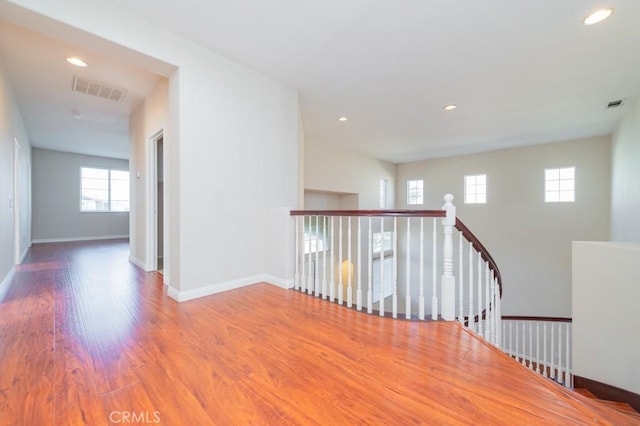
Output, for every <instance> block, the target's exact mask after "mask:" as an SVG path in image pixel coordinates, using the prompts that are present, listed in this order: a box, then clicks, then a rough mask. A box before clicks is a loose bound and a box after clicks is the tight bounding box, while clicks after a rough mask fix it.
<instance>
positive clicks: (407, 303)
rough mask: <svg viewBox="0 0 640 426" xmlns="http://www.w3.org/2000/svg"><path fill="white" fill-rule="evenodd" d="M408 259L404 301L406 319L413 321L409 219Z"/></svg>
mask: <svg viewBox="0 0 640 426" xmlns="http://www.w3.org/2000/svg"><path fill="white" fill-rule="evenodd" d="M405 257H406V258H407V265H406V271H405V273H406V274H407V285H406V289H405V292H406V297H405V301H404V305H405V308H404V309H405V318H407V319H411V218H410V217H407V253H406V255H405Z"/></svg>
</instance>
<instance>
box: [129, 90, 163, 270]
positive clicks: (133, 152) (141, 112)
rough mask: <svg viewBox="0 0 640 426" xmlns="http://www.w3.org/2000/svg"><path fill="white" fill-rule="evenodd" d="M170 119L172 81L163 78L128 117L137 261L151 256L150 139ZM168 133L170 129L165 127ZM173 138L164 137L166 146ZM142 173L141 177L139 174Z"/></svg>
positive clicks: (132, 231)
mask: <svg viewBox="0 0 640 426" xmlns="http://www.w3.org/2000/svg"><path fill="white" fill-rule="evenodd" d="M168 122H169V81H168V80H167V79H161V80H160V82H159V83H158V84H157V85H156V87H155V88H154V89H153V91H152V92H151V93H150V94H149V96H147V99H145V101H144V102H143V103H142V104H141V105H140V106H139V107H138V108H137V109H136V110H135V111H134V112H133V114H131V116H130V117H129V152H130V157H129V164H130V170H131V199H132V203H131V214H130V221H131V226H130V235H131V239H130V245H131V247H130V252H131V257H132V258H133V260H134V262H135V263H136V264H139V265H142V266H143V267H144V269H148V265H146V263H147V260H148V257H147V255H148V250H149V248H148V247H147V217H148V215H149V211H148V207H149V206H148V197H149V194H148V192H149V191H148V189H149V187H148V185H149V179H153V176H151V174H152V171H150V170H149V165H150V163H149V155H150V147H149V145H150V142H149V139H150V138H151V137H152V136H154V135H155V134H156V133H157V132H158V131H159V130H163V128H164V127H165V125H166V124H167V123H168ZM164 131H165V132H167V133H168V129H164ZM170 144H171V141H170V140H169V139H168V138H167V137H165V138H164V148H165V149H167V150H168V149H169V145H170ZM138 173H139V176H140V177H137V176H138Z"/></svg>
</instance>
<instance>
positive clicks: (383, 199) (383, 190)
mask: <svg viewBox="0 0 640 426" xmlns="http://www.w3.org/2000/svg"><path fill="white" fill-rule="evenodd" d="M379 189H380V208H381V209H383V210H384V209H386V208H387V180H386V179H380V188H379Z"/></svg>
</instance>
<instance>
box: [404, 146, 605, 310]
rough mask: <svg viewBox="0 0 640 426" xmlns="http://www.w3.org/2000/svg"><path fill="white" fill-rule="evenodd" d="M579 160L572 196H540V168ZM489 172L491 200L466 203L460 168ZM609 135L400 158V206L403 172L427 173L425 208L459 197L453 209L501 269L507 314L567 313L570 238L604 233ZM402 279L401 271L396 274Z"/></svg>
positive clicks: (416, 176)
mask: <svg viewBox="0 0 640 426" xmlns="http://www.w3.org/2000/svg"><path fill="white" fill-rule="evenodd" d="M569 166H575V167H576V180H577V183H576V186H577V187H576V202H575V203H545V202H544V169H545V168H553V167H569ZM485 173H486V174H487V182H488V196H487V198H488V202H487V204H484V205H481V204H478V205H471V204H467V205H465V204H464V203H463V179H464V175H473V174H485ZM609 176H610V140H609V138H607V137H601V138H592V139H582V140H576V141H568V142H560V143H553V144H545V145H538V146H531V147H525V148H514V149H505V150H500V151H494V152H489V153H483V154H475V155H465V156H458V157H450V158H443V159H434V160H428V161H421V162H415V163H407V164H401V165H398V173H397V176H396V179H397V188H396V191H397V192H396V193H397V199H396V205H397V208H399V209H403V208H409V207H411V208H416V207H418V206H407V205H406V181H407V179H424V186H425V204H424V205H423V206H419V208H422V209H439V208H441V207H442V205H443V199H442V197H443V195H444V194H445V193H447V192H451V193H452V194H454V195H455V197H456V199H455V200H454V204H455V205H456V207H457V215H458V217H459V218H460V219H461V220H462V221H463V222H464V223H465V224H466V225H467V226H469V228H470V229H471V230H472V231H473V232H474V233H475V234H476V236H477V237H478V238H479V239H480V240H481V241H482V242H483V244H484V245H485V246H486V247H487V249H488V250H489V251H490V252H491V254H492V255H493V257H494V259H495V260H496V262H497V264H498V266H499V268H500V271H501V273H502V278H503V284H504V293H503V313H504V314H505V315H541V316H563V317H565V316H569V315H570V313H571V242H572V241H574V240H606V239H608V234H609V196H610V189H609V185H610V177H609ZM399 278H400V279H402V277H399Z"/></svg>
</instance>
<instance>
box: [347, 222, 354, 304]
mask: <svg viewBox="0 0 640 426" xmlns="http://www.w3.org/2000/svg"><path fill="white" fill-rule="evenodd" d="M348 219H349V222H348V224H349V225H348V227H347V238H348V239H349V240H348V241H347V308H350V307H352V306H353V286H352V283H351V281H352V280H353V263H351V216H349V218H348Z"/></svg>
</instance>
